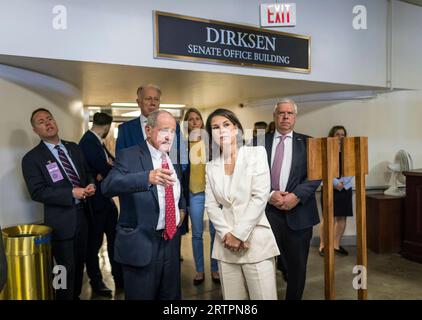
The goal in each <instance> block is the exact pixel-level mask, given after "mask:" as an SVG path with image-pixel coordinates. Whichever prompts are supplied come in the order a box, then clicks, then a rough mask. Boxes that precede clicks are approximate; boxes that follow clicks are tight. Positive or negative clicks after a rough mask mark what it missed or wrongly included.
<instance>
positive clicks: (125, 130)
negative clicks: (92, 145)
mask: <svg viewBox="0 0 422 320" xmlns="http://www.w3.org/2000/svg"><path fill="white" fill-rule="evenodd" d="M145 139H146V137H144V135H143V133H142V128H141V120H140V117H137V118H135V119H132V120H129V121H127V122H125V123H122V124H121V125H120V126H119V131H118V135H117V140H116V155H117V154H118V152H119V151H120V150H122V149H125V148H129V147H132V146H135V145H139V144H145ZM174 143H175V144H176V145H175V144H174ZM174 143H173V148H172V149H173V150H177V163H178V164H181V165H182V166H181V167H182V170H183V171H185V170H186V168H187V166H188V165H187V159H186V154H187V148H186V146H185V143H184V141H183V139H182V137H181V132H180V125H179V124H178V123H176V139H175V142H174ZM180 150H182V152H180ZM172 160H173V162H174V161H176V159H173V158H172Z"/></svg>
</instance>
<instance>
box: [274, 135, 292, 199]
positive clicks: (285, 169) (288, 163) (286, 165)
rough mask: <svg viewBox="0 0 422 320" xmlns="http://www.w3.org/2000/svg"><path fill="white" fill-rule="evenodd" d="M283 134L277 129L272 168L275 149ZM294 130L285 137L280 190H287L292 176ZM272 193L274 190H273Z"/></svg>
mask: <svg viewBox="0 0 422 320" xmlns="http://www.w3.org/2000/svg"><path fill="white" fill-rule="evenodd" d="M280 136H281V134H280V133H279V132H278V131H277V130H276V131H275V133H274V139H273V147H272V150H271V168H272V166H273V162H274V156H275V151H276V148H277V144H278V143H279V141H280V139H281V138H279V137H280ZM292 142H293V131H290V132H289V133H288V134H287V135H286V138H285V139H284V156H283V164H282V165H281V174H280V191H286V186H287V181H288V180H289V176H290V169H291V167H292V153H293V143H292ZM271 193H272V192H271Z"/></svg>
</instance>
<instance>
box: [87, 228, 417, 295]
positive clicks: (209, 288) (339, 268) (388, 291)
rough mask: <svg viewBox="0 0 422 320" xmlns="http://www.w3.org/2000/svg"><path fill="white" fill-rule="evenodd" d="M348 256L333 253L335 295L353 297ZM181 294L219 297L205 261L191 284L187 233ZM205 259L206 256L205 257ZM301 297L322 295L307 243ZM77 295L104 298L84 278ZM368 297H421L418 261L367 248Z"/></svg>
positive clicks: (317, 264) (316, 259)
mask: <svg viewBox="0 0 422 320" xmlns="http://www.w3.org/2000/svg"><path fill="white" fill-rule="evenodd" d="M204 236H205V239H204V241H205V243H206V244H207V245H206V246H205V256H206V257H209V235H208V233H205V235H204ZM347 249H348V250H349V253H350V254H349V256H336V260H335V263H336V274H335V288H336V299H356V297H357V292H356V291H355V290H354V289H353V285H352V283H353V278H354V277H355V276H356V274H353V267H354V266H355V264H356V248H355V247H347ZM100 255H101V263H102V270H103V275H104V281H105V283H106V284H107V286H109V288H112V289H114V284H113V279H112V277H111V274H110V265H109V263H108V259H107V251H106V250H102V252H101V254H100ZM182 256H183V259H184V260H183V262H182V296H183V299H187V300H192V299H203V300H208V299H215V300H218V299H222V295H221V291H220V286H219V285H218V284H215V283H213V282H212V280H211V276H210V272H209V270H210V266H209V263H206V266H205V270H206V278H205V281H204V283H203V284H201V285H200V286H194V285H193V284H192V279H193V276H194V274H195V269H194V262H193V256H192V245H191V235H190V234H187V235H185V236H183V240H182ZM206 261H207V262H209V260H206ZM277 284H278V288H279V290H278V294H279V299H284V295H285V288H286V284H285V283H284V281H283V280H282V277H281V275H280V274H279V273H278V275H277ZM113 295H114V298H113V299H123V298H124V295H123V293H122V292H120V293H119V292H118V293H115V292H113ZM303 298H304V299H312V300H317V299H324V261H323V258H321V257H320V256H319V255H318V250H317V248H316V247H311V250H310V253H309V260H308V274H307V282H306V288H305V292H304V297H303ZM81 299H105V298H102V297H99V296H95V295H94V296H92V294H91V288H90V286H89V284H88V279H87V277H85V279H84V287H83V292H82V295H81ZM368 299H382V300H384V299H385V300H389V299H422V264H419V263H415V262H412V261H409V260H406V259H403V258H402V257H401V256H400V255H398V254H392V255H389V254H375V253H373V252H371V251H368Z"/></svg>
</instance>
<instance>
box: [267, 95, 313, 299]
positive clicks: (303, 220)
mask: <svg viewBox="0 0 422 320" xmlns="http://www.w3.org/2000/svg"><path fill="white" fill-rule="evenodd" d="M296 116H297V106H296V103H295V102H294V101H293V100H290V99H283V100H281V101H280V102H278V103H277V105H276V106H275V108H274V113H273V117H274V122H275V126H276V131H275V132H274V133H271V134H267V135H266V136H265V148H266V150H267V156H268V163H269V166H270V168H271V169H270V171H271V193H270V199H269V203H268V205H267V209H266V213H267V217H268V220H269V222H270V224H271V228H272V229H273V232H274V236H275V238H276V241H277V245H278V248H279V250H280V256H279V258H278V260H277V267H278V268H279V269H281V271H282V272H283V274H284V277H285V279H286V280H287V289H286V300H300V299H301V298H302V294H303V290H304V288H305V280H306V265H307V261H308V253H309V245H310V241H311V238H312V227H313V226H314V225H316V224H318V223H319V216H318V209H317V204H316V199H315V191H316V189H317V188H318V186H319V184H320V183H321V181H319V180H317V181H309V180H307V151H306V140H307V138H308V136H306V135H304V134H300V133H297V132H295V131H293V129H294V126H295V124H296Z"/></svg>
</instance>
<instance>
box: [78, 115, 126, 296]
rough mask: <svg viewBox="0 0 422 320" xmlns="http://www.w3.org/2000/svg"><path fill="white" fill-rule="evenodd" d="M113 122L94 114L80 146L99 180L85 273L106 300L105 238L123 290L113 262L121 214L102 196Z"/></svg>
mask: <svg viewBox="0 0 422 320" xmlns="http://www.w3.org/2000/svg"><path fill="white" fill-rule="evenodd" d="M112 122H113V117H112V116H110V115H108V114H107V113H104V112H97V113H95V114H94V117H93V124H92V128H91V130H88V131H87V132H85V134H84V135H83V137H82V138H81V140H80V141H79V146H80V147H81V149H82V152H83V153H84V156H85V159H86V161H87V163H88V166H89V168H90V169H91V172H92V175H93V176H94V177H96V179H95V186H96V190H97V192H96V193H95V195H94V196H93V197H92V199H91V203H92V212H93V219H92V220H93V223H92V224H91V225H90V226H89V233H88V252H87V258H86V271H87V273H88V276H89V278H90V284H91V287H92V290H93V291H94V292H95V293H96V294H98V295H101V296H105V297H111V296H112V291H111V290H110V289H109V288H107V286H106V285H105V283H104V281H103V277H102V275H101V270H100V266H99V261H98V251H99V250H100V248H101V246H102V243H103V238H104V234H105V235H106V237H107V251H108V259H109V261H110V265H111V274H112V275H113V278H114V283H115V287H116V289H123V274H122V268H121V266H120V264H119V263H117V262H115V261H114V239H115V236H116V224H117V216H118V211H117V207H116V204H115V203H114V201H113V199H112V198H107V197H105V196H104V195H103V194H102V193H101V181H102V180H103V179H105V178H106V177H107V175H108V173H109V171H110V170H111V168H112V167H113V162H114V157H113V155H112V154H110V152H109V151H108V150H107V148H106V146H105V144H104V142H103V139H105V138H106V137H107V135H108V133H109V131H110V126H111V123H112Z"/></svg>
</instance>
